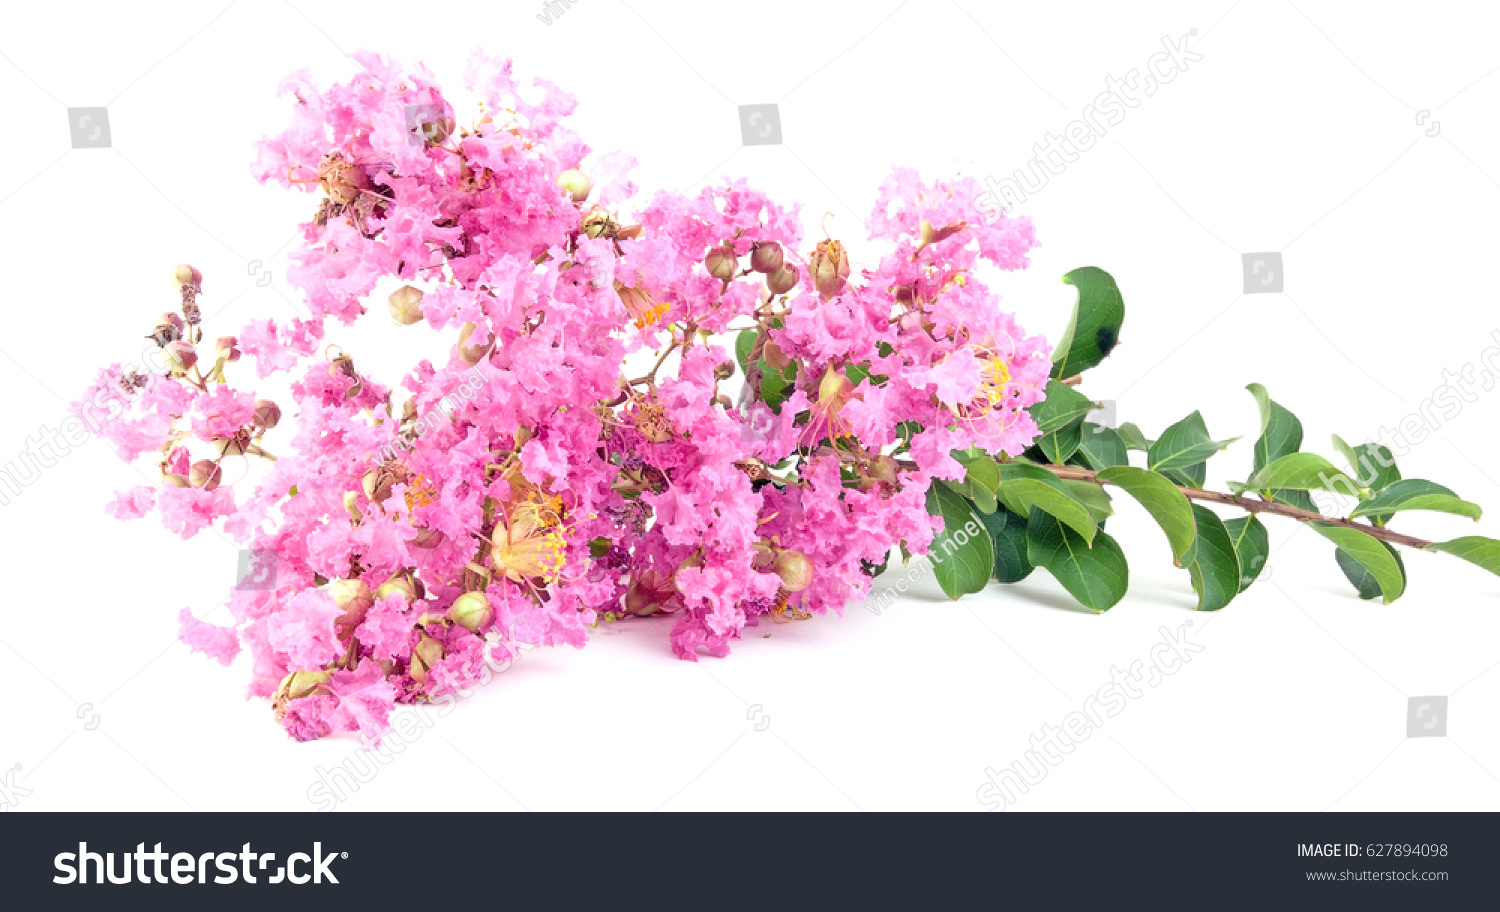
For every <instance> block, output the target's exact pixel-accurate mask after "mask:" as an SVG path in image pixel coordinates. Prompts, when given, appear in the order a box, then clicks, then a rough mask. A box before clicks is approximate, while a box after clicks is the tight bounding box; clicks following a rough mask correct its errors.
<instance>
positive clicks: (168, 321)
mask: <svg viewBox="0 0 1500 912" xmlns="http://www.w3.org/2000/svg"><path fill="white" fill-rule="evenodd" d="M184 325H186V324H184V323H183V322H182V318H181V317H179V316H177V315H176V314H174V313H172V312H170V311H163V312H162V313H159V314H157V315H156V328H157V329H160V328H162V327H163V326H171V327H172V328H173V329H175V330H177V331H178V332H182V327H183V326H184Z"/></svg>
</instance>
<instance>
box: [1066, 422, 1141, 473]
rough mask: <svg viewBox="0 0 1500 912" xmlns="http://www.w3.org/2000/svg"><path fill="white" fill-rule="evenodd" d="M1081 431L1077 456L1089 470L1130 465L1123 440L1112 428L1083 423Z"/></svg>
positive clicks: (1128, 453)
mask: <svg viewBox="0 0 1500 912" xmlns="http://www.w3.org/2000/svg"><path fill="white" fill-rule="evenodd" d="M1081 430H1082V432H1083V433H1082V436H1081V437H1080V439H1079V443H1078V455H1079V456H1080V457H1082V460H1083V463H1084V464H1085V465H1087V466H1088V467H1089V468H1091V469H1093V470H1095V471H1100V470H1102V469H1112V468H1114V467H1115V466H1122V465H1129V464H1130V452H1129V450H1127V449H1126V447H1125V439H1124V438H1123V437H1121V436H1120V434H1119V432H1118V431H1116V430H1115V429H1114V428H1109V427H1104V426H1103V425H1100V424H1092V423H1090V422H1087V421H1085V422H1084V423H1083V425H1082V427H1081Z"/></svg>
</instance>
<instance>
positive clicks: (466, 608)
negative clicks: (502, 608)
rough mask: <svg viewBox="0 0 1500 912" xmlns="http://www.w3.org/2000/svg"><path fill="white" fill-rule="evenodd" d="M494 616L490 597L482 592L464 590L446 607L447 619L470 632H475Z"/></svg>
mask: <svg viewBox="0 0 1500 912" xmlns="http://www.w3.org/2000/svg"><path fill="white" fill-rule="evenodd" d="M494 616H495V612H494V611H493V610H492V609H491V608H490V597H489V596H487V595H485V594H484V593H483V592H465V593H464V594H463V595H460V596H459V597H458V598H456V599H454V600H453V604H452V605H450V606H449V607H448V619H449V620H451V621H452V622H453V623H455V624H457V625H458V626H460V627H462V628H463V629H465V630H468V631H470V632H477V631H478V630H479V629H480V628H481V627H483V626H484V625H485V624H488V623H489V622H490V618H492V617H494Z"/></svg>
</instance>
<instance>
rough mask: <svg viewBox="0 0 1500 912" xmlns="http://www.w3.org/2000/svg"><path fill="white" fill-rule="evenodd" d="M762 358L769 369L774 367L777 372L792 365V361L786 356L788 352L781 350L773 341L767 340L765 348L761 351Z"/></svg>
mask: <svg viewBox="0 0 1500 912" xmlns="http://www.w3.org/2000/svg"><path fill="white" fill-rule="evenodd" d="M760 356H761V357H762V358H764V359H765V362H766V366H767V367H774V368H776V369H777V370H781V369H783V368H785V367H787V366H788V365H790V364H791V363H792V359H791V358H788V357H787V356H786V352H784V351H782V350H781V346H780V345H777V344H776V343H775V342H774V341H773V340H771V339H767V340H766V345H765V347H764V348H762V349H761V350H760Z"/></svg>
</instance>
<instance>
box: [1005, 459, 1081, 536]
mask: <svg viewBox="0 0 1500 912" xmlns="http://www.w3.org/2000/svg"><path fill="white" fill-rule="evenodd" d="M996 496H997V497H998V498H999V500H1000V502H1001V503H1003V504H1005V507H1006V509H1008V510H1010V511H1011V512H1012V513H1014V514H1016V515H1017V516H1030V515H1031V510H1032V508H1033V507H1037V508H1039V509H1041V510H1042V511H1043V512H1045V513H1047V514H1048V515H1051V516H1054V517H1056V518H1057V519H1058V520H1060V521H1061V522H1062V523H1064V524H1065V525H1067V526H1068V527H1069V528H1071V529H1072V530H1073V531H1074V532H1077V533H1078V534H1079V535H1080V536H1082V537H1083V540H1084V541H1086V542H1090V543H1091V542H1093V540H1094V534H1095V533H1096V532H1097V531H1098V524H1097V523H1096V522H1095V521H1094V517H1093V514H1091V513H1089V510H1088V508H1087V507H1085V506H1084V505H1083V504H1082V503H1081V502H1080V501H1079V500H1078V498H1077V497H1076V496H1075V495H1074V494H1073V492H1072V491H1071V490H1069V489H1068V486H1067V485H1065V484H1063V483H1062V480H1061V479H1059V478H1058V477H1057V476H1056V475H1053V474H1052V473H1051V472H1049V471H1047V470H1046V469H1044V468H1042V467H1040V466H1031V465H1024V464H1020V463H1005V464H1003V465H1001V466H1000V489H999V490H998V491H997V492H996Z"/></svg>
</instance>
